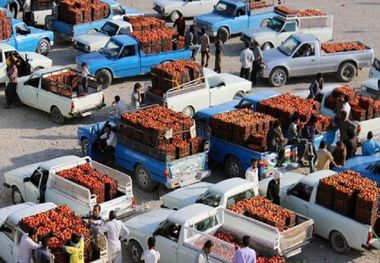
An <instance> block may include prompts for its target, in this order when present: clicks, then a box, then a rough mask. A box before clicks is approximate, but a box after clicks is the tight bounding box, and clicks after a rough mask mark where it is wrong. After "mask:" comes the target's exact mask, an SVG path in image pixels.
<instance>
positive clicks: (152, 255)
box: [141, 237, 160, 263]
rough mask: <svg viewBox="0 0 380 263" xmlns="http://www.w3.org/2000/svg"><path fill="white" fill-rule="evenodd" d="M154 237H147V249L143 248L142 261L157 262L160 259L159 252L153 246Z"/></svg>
mask: <svg viewBox="0 0 380 263" xmlns="http://www.w3.org/2000/svg"><path fill="white" fill-rule="evenodd" d="M155 246H156V239H155V238H154V237H150V238H148V247H149V249H148V250H145V251H144V252H143V254H142V256H141V260H142V261H143V262H144V263H157V262H158V261H160V252H158V251H157V250H156V248H155Z"/></svg>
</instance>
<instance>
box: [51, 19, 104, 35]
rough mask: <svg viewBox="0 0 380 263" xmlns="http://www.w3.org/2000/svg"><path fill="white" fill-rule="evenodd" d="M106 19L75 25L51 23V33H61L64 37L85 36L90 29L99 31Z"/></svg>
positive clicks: (59, 22)
mask: <svg viewBox="0 0 380 263" xmlns="http://www.w3.org/2000/svg"><path fill="white" fill-rule="evenodd" d="M106 21H107V19H102V20H98V21H93V22H88V23H82V24H77V25H70V24H68V23H65V22H63V21H60V20H54V21H53V25H52V27H53V31H56V32H58V33H61V34H62V35H64V36H66V37H70V38H73V37H77V36H80V35H83V34H86V33H87V32H88V31H90V30H91V29H100V28H101V27H102V26H103V25H104V24H105V23H106Z"/></svg>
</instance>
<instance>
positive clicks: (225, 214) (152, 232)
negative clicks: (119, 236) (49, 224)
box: [125, 204, 313, 263]
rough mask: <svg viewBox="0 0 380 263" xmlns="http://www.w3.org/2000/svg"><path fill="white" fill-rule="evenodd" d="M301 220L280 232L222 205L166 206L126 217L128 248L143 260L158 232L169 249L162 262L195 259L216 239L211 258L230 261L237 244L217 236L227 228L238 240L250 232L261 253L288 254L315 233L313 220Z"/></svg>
mask: <svg viewBox="0 0 380 263" xmlns="http://www.w3.org/2000/svg"><path fill="white" fill-rule="evenodd" d="M297 223H298V224H297V227H296V228H298V229H297V231H293V229H288V230H285V231H283V232H279V231H278V230H277V228H275V227H273V226H269V225H266V224H263V223H261V222H260V221H257V220H255V219H252V218H249V217H245V216H242V215H240V214H237V213H234V212H232V211H229V210H226V209H224V208H222V207H218V208H213V207H210V206H206V205H204V204H193V205H189V206H187V207H184V208H182V209H180V210H178V211H175V210H169V209H166V208H161V209H156V210H152V211H150V212H147V213H145V214H142V215H138V216H136V217H134V218H132V219H130V220H128V221H126V222H125V225H126V227H127V228H128V229H129V231H130V233H129V240H128V251H129V252H131V255H132V260H133V262H136V263H137V262H140V261H139V260H140V258H141V253H142V252H143V251H144V250H145V249H147V239H148V237H150V236H155V238H156V249H157V250H159V251H165V253H162V254H161V261H162V262H165V263H182V262H193V261H194V258H195V256H196V255H197V254H198V253H199V252H200V249H202V246H203V244H204V243H205V242H206V240H212V241H213V243H214V247H213V249H212V251H211V254H210V257H209V260H210V261H211V262H218V263H221V262H225V263H227V262H232V257H233V255H234V252H235V247H234V245H233V244H232V243H227V242H225V241H223V240H221V239H219V238H218V237H216V236H214V235H215V234H216V233H217V232H220V231H223V232H224V231H227V232H229V233H231V234H233V235H235V236H237V239H238V240H240V239H241V238H242V237H243V236H244V235H249V236H250V237H251V240H252V246H253V248H254V249H255V250H256V252H257V253H258V254H260V255H267V256H272V255H283V256H285V257H287V256H291V255H292V252H294V249H296V247H300V246H302V245H304V240H305V239H306V240H307V239H309V238H311V236H312V228H313V227H312V225H313V221H312V220H308V219H306V218H304V217H302V216H299V218H298V222H297ZM306 229H308V230H307V231H306ZM299 230H302V231H301V232H302V233H300V231H299ZM304 230H305V231H304ZM305 232H307V234H306V236H305ZM296 251H297V249H296ZM297 252H298V251H297Z"/></svg>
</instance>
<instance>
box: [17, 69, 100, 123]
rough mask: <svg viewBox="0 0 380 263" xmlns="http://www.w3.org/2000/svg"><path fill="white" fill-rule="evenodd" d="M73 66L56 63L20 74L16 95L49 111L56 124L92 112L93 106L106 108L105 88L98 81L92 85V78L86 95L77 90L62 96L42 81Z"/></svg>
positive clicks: (31, 105)
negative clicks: (49, 88)
mask: <svg viewBox="0 0 380 263" xmlns="http://www.w3.org/2000/svg"><path fill="white" fill-rule="evenodd" d="M70 70H71V69H70V68H68V67H66V68H65V67H53V68H50V69H43V70H38V71H36V72H34V73H32V74H31V75H29V76H25V77H22V78H19V79H18V80H17V95H18V96H19V98H20V100H21V102H22V103H23V104H25V105H28V106H30V107H32V108H36V109H39V110H41V111H44V112H47V113H50V115H51V118H52V120H53V122H55V123H57V124H63V123H64V122H65V120H66V119H70V118H74V117H85V116H89V115H91V114H92V112H93V111H94V110H100V109H101V108H103V107H104V106H105V103H104V94H103V91H101V90H100V91H99V90H98V87H97V85H93V86H91V82H90V81H89V93H87V94H85V95H83V96H82V94H79V95H78V93H77V92H71V95H70V96H63V95H62V94H59V93H58V92H52V91H51V90H47V89H46V87H45V85H43V80H44V78H47V77H48V76H51V75H55V74H61V73H63V72H66V71H70ZM67 88H69V87H67Z"/></svg>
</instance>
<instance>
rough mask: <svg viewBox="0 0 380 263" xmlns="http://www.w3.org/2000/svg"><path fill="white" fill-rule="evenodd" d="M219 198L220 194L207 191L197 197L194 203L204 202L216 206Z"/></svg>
mask: <svg viewBox="0 0 380 263" xmlns="http://www.w3.org/2000/svg"><path fill="white" fill-rule="evenodd" d="M220 199H221V195H219V194H216V193H212V192H208V191H207V192H205V193H203V194H202V195H201V196H200V197H199V198H198V199H197V201H196V203H200V204H205V205H208V206H212V207H218V206H219V204H220Z"/></svg>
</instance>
